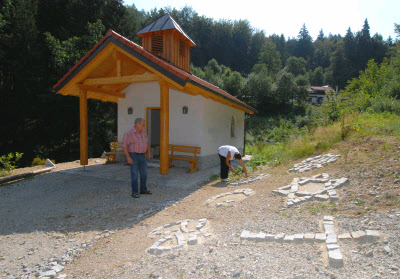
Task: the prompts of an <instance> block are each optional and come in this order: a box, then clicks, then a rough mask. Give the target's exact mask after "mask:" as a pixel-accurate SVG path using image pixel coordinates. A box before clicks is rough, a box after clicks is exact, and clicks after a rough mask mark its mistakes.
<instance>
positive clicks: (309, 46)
mask: <svg viewBox="0 0 401 280" xmlns="http://www.w3.org/2000/svg"><path fill="white" fill-rule="evenodd" d="M295 56H296V57H303V58H304V59H305V60H306V61H310V60H311V58H312V56H313V42H312V36H310V35H309V31H308V30H307V29H306V25H305V23H304V25H303V26H302V28H301V30H300V31H299V35H298V41H297V45H296V50H295Z"/></svg>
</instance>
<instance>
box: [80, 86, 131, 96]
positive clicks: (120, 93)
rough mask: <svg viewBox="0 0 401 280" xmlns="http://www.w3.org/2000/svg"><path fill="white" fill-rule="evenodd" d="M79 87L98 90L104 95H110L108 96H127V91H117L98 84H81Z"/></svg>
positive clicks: (92, 90) (97, 91)
mask: <svg viewBox="0 0 401 280" xmlns="http://www.w3.org/2000/svg"><path fill="white" fill-rule="evenodd" d="M78 87H79V88H80V89H81V90H86V91H91V92H96V93H99V94H103V95H108V96H115V97H119V98H125V93H122V92H115V91H111V90H107V89H104V88H100V87H97V86H91V85H80V84H79V85H78Z"/></svg>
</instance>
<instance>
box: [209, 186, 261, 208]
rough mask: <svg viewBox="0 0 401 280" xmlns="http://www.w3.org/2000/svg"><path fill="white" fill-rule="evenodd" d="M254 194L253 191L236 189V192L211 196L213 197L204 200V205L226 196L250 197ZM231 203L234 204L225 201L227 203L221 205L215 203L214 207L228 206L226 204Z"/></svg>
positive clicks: (230, 201)
mask: <svg viewBox="0 0 401 280" xmlns="http://www.w3.org/2000/svg"><path fill="white" fill-rule="evenodd" d="M254 193H255V191H254V190H253V189H237V190H235V191H232V192H227V193H222V194H219V195H216V196H213V197H211V198H209V199H208V200H206V201H205V204H206V205H209V204H210V203H212V202H213V201H215V200H216V199H218V198H220V197H224V196H228V195H236V194H243V195H245V196H250V195H252V194H254ZM232 202H235V200H227V201H224V202H223V203H217V204H216V207H220V206H228V204H229V203H232Z"/></svg>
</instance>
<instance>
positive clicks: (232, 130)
mask: <svg viewBox="0 0 401 280" xmlns="http://www.w3.org/2000/svg"><path fill="white" fill-rule="evenodd" d="M231 137H235V120H234V116H232V117H231Z"/></svg>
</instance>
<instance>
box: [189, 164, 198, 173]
mask: <svg viewBox="0 0 401 280" xmlns="http://www.w3.org/2000/svg"><path fill="white" fill-rule="evenodd" d="M197 163H198V162H197V161H191V167H190V169H189V173H192V172H195V171H198V168H197Z"/></svg>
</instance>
